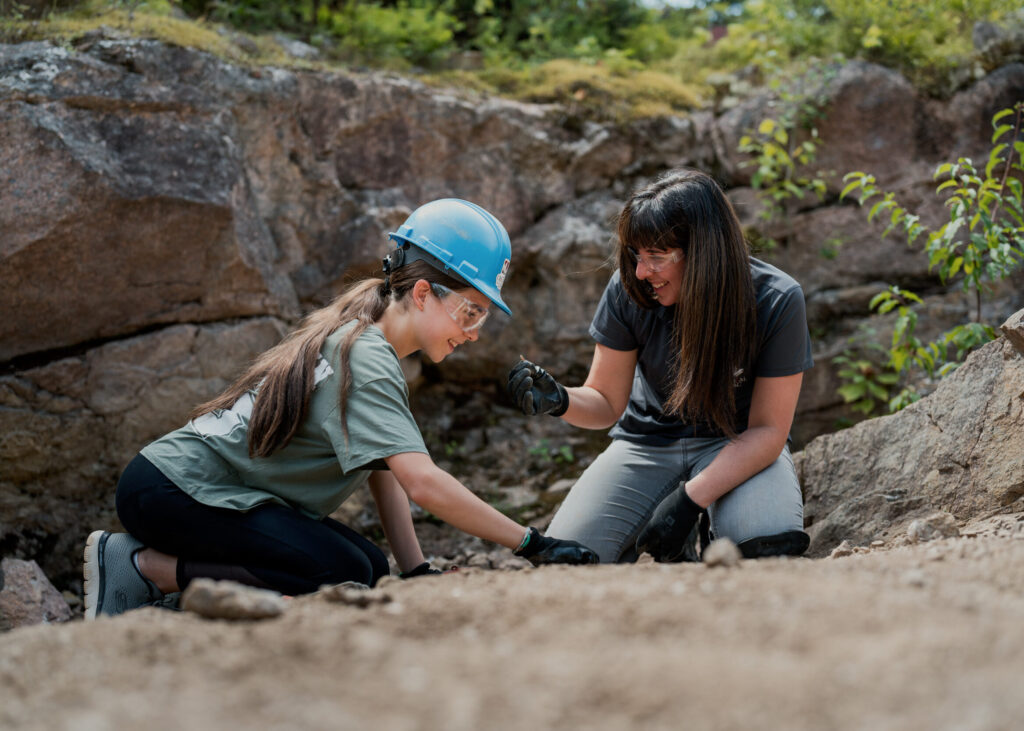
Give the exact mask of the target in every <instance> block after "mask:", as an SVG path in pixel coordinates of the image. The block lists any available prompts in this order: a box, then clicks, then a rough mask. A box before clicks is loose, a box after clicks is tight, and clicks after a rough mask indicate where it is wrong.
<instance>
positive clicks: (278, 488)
mask: <svg viewBox="0 0 1024 731" xmlns="http://www.w3.org/2000/svg"><path fill="white" fill-rule="evenodd" d="M352 325H353V323H348V324H346V325H343V326H342V327H340V328H339V329H338V330H336V331H335V332H334V333H333V334H331V336H330V337H328V338H327V341H326V342H325V343H324V347H323V349H322V350H321V352H320V359H319V360H318V362H317V364H316V376H315V382H316V386H315V388H314V391H313V394H312V396H311V397H310V402H309V408H308V411H307V414H306V419H305V421H304V422H303V423H302V425H301V426H300V427H299V430H298V431H297V432H296V433H295V435H294V436H293V437H292V439H291V441H290V442H288V444H287V445H286V446H285V447H283V448H282V449H280V450H278V451H277V452H275V453H274V454H272V455H271V456H270V457H266V458H261V457H257V458H250V457H249V448H248V444H247V440H248V427H249V416H250V415H251V413H252V407H253V402H254V398H255V394H254V393H253V392H249V393H247V394H245V395H244V396H242V397H241V398H240V399H239V400H238V401H237V402H235V404H234V406H233V407H232V408H231V409H223V410H218V411H213V412H210V413H208V414H204V415H203V416H200V417H198V418H197V419H194V420H192V421H190V422H189V423H188V424H186V425H185V426H183V427H181V428H180V429H177V430H176V431H173V432H171V433H170V434H167V435H166V436H164V437H161V438H160V439H157V440H156V441H155V442H153V443H152V444H150V445H148V446H147V447H146V448H144V449H143V450H142V455H143V456H144V457H145V458H146V459H148V460H149V461H150V462H152V463H153V464H154V465H155V466H156V467H157V468H158V469H159V470H160V471H161V472H163V473H164V474H165V475H166V476H167V477H168V478H169V479H170V480H171V481H172V482H174V483H175V484H176V485H177V486H178V487H180V488H181V489H182V490H184V491H185V492H187V493H188V494H189V495H191V496H192V497H193V498H195V499H196V500H198V501H199V502H201V503H204V504H206V505H212V506H214V507H219V508H232V509H235V510H248V509H249V508H252V507H255V506H256V505H259V504H260V503H265V502H268V501H274V502H278V503H282V504H284V505H288V506H291V507H293V508H296V509H298V510H300V511H302V512H303V513H305V514H307V515H309V516H311V517H314V518H322V517H324V516H325V515H329V514H330V513H332V512H333V511H334V510H335V509H337V507H338V506H339V505H341V503H342V502H344V500H345V499H346V498H347V497H348V496H349V495H351V494H352V493H353V492H354V491H355V490H356V489H357V488H358V487H360V486H361V485H362V484H363V483H364V482H366V480H367V478H368V477H369V475H370V469H372V466H371V464H372V463H373V462H375V461H377V462H378V464H379V460H381V459H383V458H385V457H390V456H392V455H395V454H399V453H401V452H422V453H424V454H426V453H427V448H426V445H425V444H424V443H423V437H422V436H421V435H420V431H419V428H418V427H417V426H416V421H415V420H414V419H413V416H412V412H411V411H410V410H409V390H408V387H407V385H406V383H405V378H404V376H403V374H402V368H401V366H400V364H399V361H398V354H397V353H396V352H395V350H394V348H392V347H391V345H390V344H389V343H388V341H387V340H385V339H384V333H382V332H381V331H380V329H379V328H376V327H373V326H370V327H368V328H367V329H366V331H365V332H363V334H362V335H360V336H359V338H358V339H357V340H356V342H355V344H354V345H353V346H352V350H351V351H350V354H349V369H350V371H351V373H352V383H351V386H350V388H349V394H348V398H347V399H346V402H345V421H346V422H347V423H348V438H347V439H346V437H345V435H344V433H343V431H342V427H341V419H340V416H339V409H338V389H339V374H340V373H341V365H340V360H339V351H338V344H339V343H340V342H341V339H342V337H343V336H344V334H345V332H347V331H348V330H349V329H350V328H351V327H352Z"/></svg>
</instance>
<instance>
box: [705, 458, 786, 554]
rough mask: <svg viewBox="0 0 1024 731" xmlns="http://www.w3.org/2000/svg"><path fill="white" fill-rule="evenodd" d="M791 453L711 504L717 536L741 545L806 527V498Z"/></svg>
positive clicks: (710, 512) (713, 526)
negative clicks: (804, 506) (802, 492)
mask: <svg viewBox="0 0 1024 731" xmlns="http://www.w3.org/2000/svg"><path fill="white" fill-rule="evenodd" d="M792 464H793V463H792V460H791V459H790V458H789V455H788V453H783V455H782V456H780V457H779V459H778V460H776V462H775V463H774V464H773V465H771V466H770V467H769V468H767V469H765V470H762V471H761V472H759V473H758V474H756V475H754V476H753V477H751V478H750V479H749V480H747V481H746V482H744V483H742V484H741V485H739V486H737V487H736V488H734V489H733V490H731V491H729V492H728V493H726V494H725V495H723V496H722V497H721V498H719V499H718V500H717V501H715V503H713V504H712V505H711V508H710V510H709V514H710V517H711V531H712V533H714V535H715V537H718V538H729V539H731V540H733V541H735V542H736V543H737V544H739V543H742V542H744V541H748V540H751V539H755V538H760V537H764V536H773V535H778V534H783V533H787V532H791V531H802V530H803V527H804V525H803V523H804V518H803V499H802V496H801V493H800V483H799V480H798V479H797V477H796V471H795V470H794V469H793V467H792Z"/></svg>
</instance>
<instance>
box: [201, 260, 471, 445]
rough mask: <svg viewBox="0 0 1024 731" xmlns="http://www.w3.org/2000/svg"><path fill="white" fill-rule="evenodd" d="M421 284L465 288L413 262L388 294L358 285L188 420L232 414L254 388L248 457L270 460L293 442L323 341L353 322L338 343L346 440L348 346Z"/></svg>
mask: <svg viewBox="0 0 1024 731" xmlns="http://www.w3.org/2000/svg"><path fill="white" fill-rule="evenodd" d="M420 279H425V280H427V281H428V282H430V283H433V284H442V285H444V286H445V287H448V288H449V289H455V290H457V289H465V288H466V287H467V286H468V285H467V284H466V283H465V282H463V281H461V280H457V279H454V278H452V277H450V276H447V275H445V274H442V273H441V272H440V271H438V270H437V269H434V268H433V267H432V266H430V265H429V264H427V263H426V262H423V261H413V262H410V263H409V264H406V265H405V266H403V267H400V268H398V269H396V270H394V271H392V272H391V291H390V292H387V291H386V290H385V284H384V280H383V279H373V278H371V279H364V280H362V281H360V282H357V283H356V284H354V285H352V286H351V287H350V288H349V289H347V290H346V291H345V292H343V293H342V294H341V295H339V296H338V297H337V298H335V299H334V301H333V302H331V303H330V304H329V305H327V306H326V307H322V308H320V309H319V310H315V311H314V312H311V313H310V314H309V315H307V316H306V317H305V319H303V321H302V322H301V323H300V324H299V327H298V328H297V329H296V330H295V331H294V332H293V333H291V334H290V335H288V336H287V337H286V338H285V339H284V340H282V341H281V342H280V343H278V344H277V345H275V346H274V347H273V348H271V349H270V350H268V351H266V352H265V353H263V354H262V355H260V356H259V357H258V358H257V359H256V360H255V361H254V362H253V364H252V365H251V366H249V368H248V370H246V371H245V373H243V374H242V376H241V377H240V378H239V379H238V380H237V381H235V382H234V383H233V384H231V386H229V387H228V388H227V389H226V390H225V391H224V392H223V393H221V394H220V395H219V396H217V398H215V399H213V400H212V401H207V402H206V403H205V404H202V405H200V406H197V407H196V408H195V409H194V410H193V412H192V413H191V414H190V415H189V418H190V419H195V418H196V417H198V416H202V415H203V414H206V413H209V412H210V411H215V410H217V409H230V408H231V407H232V406H233V405H234V404H235V402H236V401H238V399H239V398H241V397H242V396H243V395H244V394H246V393H247V392H249V391H252V390H253V389H257V387H258V391H257V394H256V401H255V403H254V404H253V408H252V416H251V417H250V418H249V456H250V457H269V456H270V455H271V454H273V453H274V452H276V451H277V450H279V449H281V448H282V447H284V446H285V445H286V444H288V442H289V441H291V438H292V437H293V436H294V435H295V432H296V431H298V429H299V427H300V426H301V425H302V422H303V420H304V419H305V417H306V410H307V408H308V406H309V399H310V396H311V395H312V393H313V387H314V385H315V381H314V369H315V368H316V362H317V359H318V358H319V356H320V350H321V348H323V345H324V341H325V340H327V338H328V336H330V334H331V333H333V332H334V331H335V330H337V329H338V328H339V327H341V326H342V325H344V324H345V323H348V322H351V321H353V320H355V321H356V324H355V326H354V327H352V329H351V330H349V332H348V333H346V334H345V337H344V338H343V339H342V341H341V343H340V361H341V373H340V376H339V377H340V378H341V383H340V388H339V392H340V402H339V409H340V416H341V425H342V430H343V431H344V433H345V435H346V436H347V435H348V426H347V424H346V422H345V401H346V399H347V397H348V390H349V387H350V386H351V385H352V375H351V372H350V370H349V367H348V365H349V354H350V352H351V350H352V345H353V344H354V343H355V342H356V340H357V339H358V338H359V336H360V335H362V334H363V332H364V331H365V330H366V328H367V327H369V326H370V325H372V324H374V323H375V322H377V321H378V320H380V318H381V317H383V316H384V311H385V310H387V308H388V305H389V304H391V303H392V302H401V301H402V300H403V299H404V298H405V296H406V295H407V294H408V293H409V291H410V290H412V288H413V286H414V285H415V284H416V282H417V281H419V280H420ZM403 306H404V305H403Z"/></svg>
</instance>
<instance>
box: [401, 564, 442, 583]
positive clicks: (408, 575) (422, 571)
mask: <svg viewBox="0 0 1024 731" xmlns="http://www.w3.org/2000/svg"><path fill="white" fill-rule="evenodd" d="M429 573H432V571H431V568H430V561H424V562H423V563H421V564H420V565H419V566H417V567H416V568H414V569H409V570H408V571H401V572H399V574H398V578H400V579H412V578H414V577H416V576H425V575H427V574H429ZM437 573H441V572H440V571H438V572H437Z"/></svg>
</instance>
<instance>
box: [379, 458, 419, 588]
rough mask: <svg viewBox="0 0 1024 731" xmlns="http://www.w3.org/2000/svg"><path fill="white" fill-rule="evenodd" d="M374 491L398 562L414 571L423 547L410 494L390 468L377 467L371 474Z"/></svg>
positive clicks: (386, 532)
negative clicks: (413, 522)
mask: <svg viewBox="0 0 1024 731" xmlns="http://www.w3.org/2000/svg"><path fill="white" fill-rule="evenodd" d="M370 494H371V495H373V501H374V502H375V503H376V504H377V512H378V513H379V514H380V523H381V526H382V527H383V528H384V536H385V537H386V538H387V539H388V545H389V546H391V552H392V553H393V554H394V556H395V561H397V562H398V568H399V570H400V571H412V570H413V569H414V568H416V567H417V566H419V565H420V564H421V563H423V561H424V559H423V550H422V549H421V548H420V542H419V539H418V538H416V531H415V529H414V528H413V525H412V514H411V513H410V512H409V497H408V496H407V495H406V494H405V491H404V490H403V489H402V486H401V485H399V484H398V480H396V479H395V476H394V475H393V474H391V473H390V472H387V471H385V470H377V471H374V472H373V473H371V474H370Z"/></svg>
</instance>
